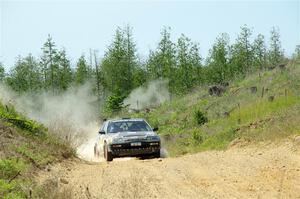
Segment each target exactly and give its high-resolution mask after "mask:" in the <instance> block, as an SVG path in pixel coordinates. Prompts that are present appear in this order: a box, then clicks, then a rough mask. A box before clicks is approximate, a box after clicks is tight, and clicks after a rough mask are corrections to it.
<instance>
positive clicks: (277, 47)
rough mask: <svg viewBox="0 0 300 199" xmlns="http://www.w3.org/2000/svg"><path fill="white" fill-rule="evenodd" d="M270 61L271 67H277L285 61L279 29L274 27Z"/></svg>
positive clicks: (269, 55) (269, 54)
mask: <svg viewBox="0 0 300 199" xmlns="http://www.w3.org/2000/svg"><path fill="white" fill-rule="evenodd" d="M268 59H269V63H270V65H271V67H275V66H277V64H279V63H280V62H281V61H282V60H283V50H282V49H281V42H280V34H279V29H278V28H276V27H273V28H272V30H271V38H270V49H269V53H268Z"/></svg>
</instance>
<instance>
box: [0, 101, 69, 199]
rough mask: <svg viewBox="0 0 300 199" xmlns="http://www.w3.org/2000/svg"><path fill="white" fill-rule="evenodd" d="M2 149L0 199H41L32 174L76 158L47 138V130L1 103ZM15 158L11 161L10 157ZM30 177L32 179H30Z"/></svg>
mask: <svg viewBox="0 0 300 199" xmlns="http://www.w3.org/2000/svg"><path fill="white" fill-rule="evenodd" d="M0 128H2V129H1V132H2V133H3V135H1V140H0V145H3V147H2V149H1V158H2V159H0V198H7V199H8V198H13V199H15V198H29V190H32V196H33V197H34V198H44V197H45V194H44V193H45V190H44V191H43V190H42V189H43V188H41V187H39V186H38V185H37V184H36V182H35V181H34V179H31V177H32V173H33V172H36V171H38V170H40V169H44V168H45V167H46V166H47V165H49V164H53V163H56V162H58V161H61V160H63V159H67V158H72V157H74V156H75V149H74V148H72V146H71V145H70V144H68V143H65V142H62V141H61V139H59V138H57V137H55V136H54V135H50V134H48V132H47V129H46V128H45V127H44V126H43V125H41V124H39V123H37V122H36V121H33V120H30V119H28V118H27V117H25V116H23V115H21V114H20V113H18V112H17V111H16V110H15V109H14V107H12V106H5V105H3V104H1V103H0ZM12 157H14V158H12ZM30 176H31V177H30Z"/></svg>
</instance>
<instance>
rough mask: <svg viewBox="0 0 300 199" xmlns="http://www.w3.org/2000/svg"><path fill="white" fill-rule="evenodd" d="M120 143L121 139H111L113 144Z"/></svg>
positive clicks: (122, 140)
mask: <svg viewBox="0 0 300 199" xmlns="http://www.w3.org/2000/svg"><path fill="white" fill-rule="evenodd" d="M120 142H124V139H123V138H114V139H113V143H120Z"/></svg>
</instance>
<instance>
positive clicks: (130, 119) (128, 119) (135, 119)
mask: <svg viewBox="0 0 300 199" xmlns="http://www.w3.org/2000/svg"><path fill="white" fill-rule="evenodd" d="M127 121H145V120H144V119H142V118H121V119H111V120H107V122H127Z"/></svg>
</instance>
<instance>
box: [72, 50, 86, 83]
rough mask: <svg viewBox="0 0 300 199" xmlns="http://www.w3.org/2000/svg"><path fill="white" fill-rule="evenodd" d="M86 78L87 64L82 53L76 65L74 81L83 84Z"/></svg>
mask: <svg viewBox="0 0 300 199" xmlns="http://www.w3.org/2000/svg"><path fill="white" fill-rule="evenodd" d="M87 80H88V66H87V63H86V60H85V58H84V56H83V55H82V56H81V57H80V58H79V60H78V62H77V66H76V73H75V83H76V84H77V85H83V84H84V83H85V82H86V81H87Z"/></svg>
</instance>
